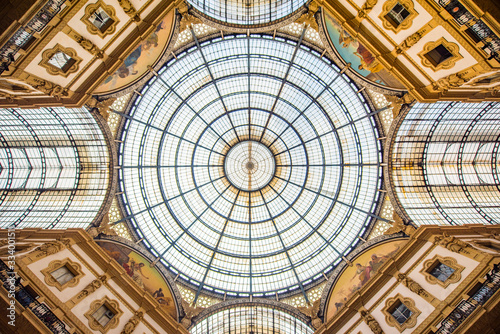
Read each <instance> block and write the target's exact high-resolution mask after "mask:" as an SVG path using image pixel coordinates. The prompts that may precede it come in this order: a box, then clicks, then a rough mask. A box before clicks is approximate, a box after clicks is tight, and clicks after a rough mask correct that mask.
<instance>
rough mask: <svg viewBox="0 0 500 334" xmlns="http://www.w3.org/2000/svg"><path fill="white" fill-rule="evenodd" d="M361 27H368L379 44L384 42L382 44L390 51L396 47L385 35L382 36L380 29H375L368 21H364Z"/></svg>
mask: <svg viewBox="0 0 500 334" xmlns="http://www.w3.org/2000/svg"><path fill="white" fill-rule="evenodd" d="M361 25H363V26H364V27H366V28H367V29H368V30H369V31H370V32H371V33H372V34H373V36H374V37H375V38H376V39H377V40H378V41H379V42H382V44H383V45H384V46H385V47H386V48H387V49H388V50H390V51H392V50H393V49H394V46H393V45H392V43H391V41H389V40H388V39H387V38H386V37H385V36H384V35H382V33H380V32H379V30H378V28H377V27H374V26H373V25H372V24H371V23H370V22H369V21H368V20H363V21H362V22H361Z"/></svg>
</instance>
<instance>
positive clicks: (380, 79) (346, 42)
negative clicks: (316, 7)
mask: <svg viewBox="0 0 500 334" xmlns="http://www.w3.org/2000/svg"><path fill="white" fill-rule="evenodd" d="M324 20H325V26H326V30H327V31H326V33H327V34H328V37H329V38H330V41H331V45H332V46H333V48H334V49H335V51H336V52H337V53H338V55H339V56H340V57H341V58H342V59H343V60H344V61H345V62H346V64H347V63H350V64H351V68H352V69H353V70H354V71H356V72H357V73H358V74H359V75H361V76H363V77H365V78H366V79H368V80H370V81H372V82H375V83H377V84H379V85H382V86H387V87H392V88H397V89H404V88H405V87H404V86H403V85H402V84H401V83H400V82H399V80H397V79H396V78H395V77H394V76H393V75H392V74H391V73H389V71H387V70H386V69H385V68H384V66H383V65H382V64H381V63H380V62H379V61H378V60H377V59H376V57H375V56H374V55H373V54H372V53H371V52H370V51H369V50H368V49H367V48H366V47H365V45H363V44H362V43H360V42H359V40H358V39H357V38H356V37H353V36H352V35H351V34H349V33H348V32H347V31H346V30H345V29H344V28H343V27H342V25H341V24H340V23H338V22H337V21H336V20H335V19H334V18H333V17H332V15H330V14H329V13H325V16H324Z"/></svg>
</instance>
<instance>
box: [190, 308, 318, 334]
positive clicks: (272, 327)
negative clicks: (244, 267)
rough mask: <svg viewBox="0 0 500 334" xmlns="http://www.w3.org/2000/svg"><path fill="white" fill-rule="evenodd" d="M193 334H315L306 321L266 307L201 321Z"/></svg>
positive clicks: (226, 312) (230, 311)
mask: <svg viewBox="0 0 500 334" xmlns="http://www.w3.org/2000/svg"><path fill="white" fill-rule="evenodd" d="M190 333H191V334H202V333H213V334H218V333H220V334H225V333H262V334H274V333H290V334H301V333H303V334H312V333H314V330H313V329H312V328H311V327H309V326H307V325H306V324H305V323H304V321H303V320H300V319H297V318H296V317H295V316H294V315H292V314H290V313H289V312H286V311H284V310H282V309H280V308H277V307H273V306H265V305H251V304H249V305H235V306H232V307H228V308H225V309H223V310H220V311H217V312H216V313H214V314H211V315H209V316H208V317H206V318H205V319H203V320H201V321H199V322H198V323H197V324H196V325H195V326H193V328H191V330H190Z"/></svg>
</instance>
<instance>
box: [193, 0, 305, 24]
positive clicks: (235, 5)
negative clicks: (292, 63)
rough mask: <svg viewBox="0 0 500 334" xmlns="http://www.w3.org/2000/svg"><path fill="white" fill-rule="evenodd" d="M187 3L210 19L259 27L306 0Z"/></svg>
mask: <svg viewBox="0 0 500 334" xmlns="http://www.w3.org/2000/svg"><path fill="white" fill-rule="evenodd" d="M187 1H188V3H189V4H191V5H192V6H193V7H194V8H196V9H197V10H199V11H200V12H202V13H203V14H205V15H207V16H209V17H211V18H214V19H216V20H218V21H222V22H226V23H233V24H239V25H259V24H266V23H270V22H273V21H276V20H279V19H282V18H284V17H287V16H288V15H290V14H292V13H293V12H295V11H296V10H297V9H299V8H300V7H301V6H302V5H304V4H305V3H306V2H307V0H283V1H276V0H242V1H234V0H232V1H219V0H187Z"/></svg>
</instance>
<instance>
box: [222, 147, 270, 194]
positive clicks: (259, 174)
mask: <svg viewBox="0 0 500 334" xmlns="http://www.w3.org/2000/svg"><path fill="white" fill-rule="evenodd" d="M275 171H276V161H275V159H274V155H273V153H272V152H271V150H269V148H267V146H265V145H264V144H262V143H259V142H257V141H253V140H246V141H242V142H240V143H238V144H236V145H234V146H233V147H231V149H230V150H229V152H228V153H227V155H226V157H225V159H224V173H225V174H226V177H227V179H228V180H229V182H231V184H232V185H233V186H234V187H236V188H238V189H240V190H243V191H256V190H259V189H262V188H264V187H265V186H267V185H268V184H269V182H270V181H271V180H272V178H273V176H274V173H275Z"/></svg>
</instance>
